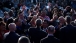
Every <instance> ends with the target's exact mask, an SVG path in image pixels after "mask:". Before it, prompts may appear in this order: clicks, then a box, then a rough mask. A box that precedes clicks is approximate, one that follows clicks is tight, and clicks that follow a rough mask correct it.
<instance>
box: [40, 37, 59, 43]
mask: <svg viewBox="0 0 76 43" xmlns="http://www.w3.org/2000/svg"><path fill="white" fill-rule="evenodd" d="M40 42H41V43H60V40H59V39H57V38H55V37H54V36H47V37H45V38H43V39H42V40H41V41H40Z"/></svg>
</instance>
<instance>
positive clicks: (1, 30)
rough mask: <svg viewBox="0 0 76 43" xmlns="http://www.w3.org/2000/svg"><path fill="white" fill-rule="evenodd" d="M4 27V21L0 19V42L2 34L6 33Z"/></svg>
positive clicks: (0, 42)
mask: <svg viewBox="0 0 76 43" xmlns="http://www.w3.org/2000/svg"><path fill="white" fill-rule="evenodd" d="M5 27H6V26H5V23H4V22H3V21H0V43H2V42H3V35H4V34H5V33H6V29H5Z"/></svg>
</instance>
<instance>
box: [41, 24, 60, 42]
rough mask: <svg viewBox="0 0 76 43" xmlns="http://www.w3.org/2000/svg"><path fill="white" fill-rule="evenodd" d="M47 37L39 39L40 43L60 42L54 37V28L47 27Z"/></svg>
mask: <svg viewBox="0 0 76 43" xmlns="http://www.w3.org/2000/svg"><path fill="white" fill-rule="evenodd" d="M47 32H48V35H47V37H45V38H43V39H41V41H40V43H60V40H59V39H57V38H55V37H54V35H53V34H54V32H55V27H54V26H52V25H51V26H49V27H48V29H47Z"/></svg>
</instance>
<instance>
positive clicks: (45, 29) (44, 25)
mask: <svg viewBox="0 0 76 43" xmlns="http://www.w3.org/2000/svg"><path fill="white" fill-rule="evenodd" d="M48 26H49V21H48V20H44V21H43V24H42V30H43V31H45V32H47V28H48Z"/></svg>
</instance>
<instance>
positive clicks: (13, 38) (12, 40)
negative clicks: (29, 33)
mask: <svg viewBox="0 0 76 43" xmlns="http://www.w3.org/2000/svg"><path fill="white" fill-rule="evenodd" d="M19 37H20V36H19V35H18V34H16V33H15V32H8V33H6V34H5V35H4V43H17V41H18V38H19Z"/></svg>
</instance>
